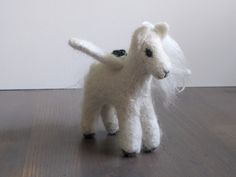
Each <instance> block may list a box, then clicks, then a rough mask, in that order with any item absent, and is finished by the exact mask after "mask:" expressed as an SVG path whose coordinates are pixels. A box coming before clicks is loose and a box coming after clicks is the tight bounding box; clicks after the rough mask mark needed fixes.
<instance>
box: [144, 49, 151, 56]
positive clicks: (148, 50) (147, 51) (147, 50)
mask: <svg viewBox="0 0 236 177" xmlns="http://www.w3.org/2000/svg"><path fill="white" fill-rule="evenodd" d="M145 54H146V55H147V56H148V57H152V51H151V50H150V49H148V48H146V50H145Z"/></svg>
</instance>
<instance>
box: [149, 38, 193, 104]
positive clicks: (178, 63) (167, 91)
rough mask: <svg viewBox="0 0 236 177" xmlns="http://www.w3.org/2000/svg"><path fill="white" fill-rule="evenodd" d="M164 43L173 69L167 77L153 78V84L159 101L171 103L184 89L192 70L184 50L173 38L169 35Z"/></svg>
mask: <svg viewBox="0 0 236 177" xmlns="http://www.w3.org/2000/svg"><path fill="white" fill-rule="evenodd" d="M162 43H163V48H164V50H165V52H166V54H167V55H168V56H169V58H170V61H171V63H172V70H171V71H170V74H169V76H168V77H167V78H165V79H162V80H156V79H153V86H154V87H155V88H156V89H157V92H158V98H159V99H158V102H160V103H162V104H163V103H164V105H169V104H171V103H173V101H174V100H175V98H176V95H177V94H178V93H180V92H182V91H183V90H184V88H185V86H186V85H185V84H186V81H187V80H188V78H189V75H190V74H191V70H189V69H188V68H187V64H186V61H185V57H184V54H183V51H182V50H181V48H180V46H179V45H178V43H177V42H176V41H175V40H174V39H173V38H171V37H170V36H169V35H167V36H166V37H165V39H163V41H162Z"/></svg>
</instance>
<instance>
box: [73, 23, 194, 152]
mask: <svg viewBox="0 0 236 177" xmlns="http://www.w3.org/2000/svg"><path fill="white" fill-rule="evenodd" d="M69 44H70V46H71V47H73V48H74V49H76V50H79V51H81V52H84V53H86V54H87V55H89V56H91V57H93V58H94V59H96V60H98V61H99V63H95V64H93V65H92V66H91V67H90V70H89V73H88V74H87V77H86V80H85V86H84V95H83V96H84V97H83V105H82V120H81V130H82V133H83V135H84V137H85V138H93V137H94V135H95V130H94V122H95V120H96V119H97V118H98V117H99V116H100V115H101V117H102V120H103V123H104V126H105V128H106V130H107V131H108V134H110V135H113V134H115V133H116V132H117V131H118V130H119V133H118V136H119V145H120V148H121V149H122V151H123V153H124V155H125V156H135V155H136V154H137V153H139V152H140V151H141V148H143V150H144V151H145V152H152V151H153V150H155V149H156V148H157V147H158V146H159V144H160V140H161V130H160V127H159V124H158V121H157V116H156V114H155V111H154V108H153V103H152V97H151V83H152V78H153V76H154V78H155V79H157V80H156V81H155V82H156V84H157V87H158V88H159V90H160V92H159V93H160V94H162V95H164V96H165V97H166V99H167V101H168V100H170V98H172V97H173V96H174V95H175V94H176V89H177V88H178V82H177V78H180V79H183V78H185V76H187V75H188V74H189V73H190V70H188V69H187V68H186V66H185V63H184V62H183V61H184V60H183V55H182V51H181V49H180V48H179V46H178V44H177V43H176V42H175V41H174V40H173V39H172V38H170V36H169V35H168V25H167V24H166V23H159V24H157V25H153V24H151V23H149V22H144V23H143V24H142V25H141V26H140V27H139V28H137V29H136V30H135V31H134V34H133V37H132V41H131V45H130V48H129V50H128V53H127V54H126V53H125V51H124V50H120V51H118V50H116V51H113V53H112V54H110V53H106V52H104V51H102V50H101V49H99V48H98V47H96V46H95V45H93V44H92V43H90V42H87V41H85V40H80V39H76V38H71V39H70V40H69ZM153 80H154V79H153ZM161 90H162V92H161Z"/></svg>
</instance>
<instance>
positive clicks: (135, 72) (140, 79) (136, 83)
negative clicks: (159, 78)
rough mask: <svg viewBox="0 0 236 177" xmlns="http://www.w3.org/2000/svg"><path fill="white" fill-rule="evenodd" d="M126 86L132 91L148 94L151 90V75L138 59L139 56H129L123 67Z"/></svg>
mask: <svg viewBox="0 0 236 177" xmlns="http://www.w3.org/2000/svg"><path fill="white" fill-rule="evenodd" d="M123 72H124V73H125V74H124V75H125V76H124V77H125V78H124V79H125V81H126V82H125V83H126V84H127V85H126V86H127V87H129V88H130V90H131V91H132V92H137V93H141V92H142V93H144V94H147V93H148V92H150V87H151V75H150V74H148V73H147V71H146V70H145V68H144V66H143V63H141V62H140V61H139V60H137V56H134V55H133V56H128V59H127V61H126V63H125V67H124V68H123Z"/></svg>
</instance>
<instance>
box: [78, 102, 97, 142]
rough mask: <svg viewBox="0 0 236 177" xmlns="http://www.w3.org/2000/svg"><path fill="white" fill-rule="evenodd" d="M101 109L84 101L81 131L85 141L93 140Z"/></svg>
mask: <svg viewBox="0 0 236 177" xmlns="http://www.w3.org/2000/svg"><path fill="white" fill-rule="evenodd" d="M100 109H101V107H100V106H99V104H95V103H92V102H91V101H89V99H84V102H83V107H82V119H81V122H80V123H81V124H80V126H81V131H82V134H83V136H84V138H85V139H92V138H94V135H95V127H94V126H95V125H94V124H95V121H96V119H97V118H98V117H99V113H100Z"/></svg>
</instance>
